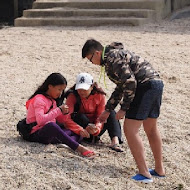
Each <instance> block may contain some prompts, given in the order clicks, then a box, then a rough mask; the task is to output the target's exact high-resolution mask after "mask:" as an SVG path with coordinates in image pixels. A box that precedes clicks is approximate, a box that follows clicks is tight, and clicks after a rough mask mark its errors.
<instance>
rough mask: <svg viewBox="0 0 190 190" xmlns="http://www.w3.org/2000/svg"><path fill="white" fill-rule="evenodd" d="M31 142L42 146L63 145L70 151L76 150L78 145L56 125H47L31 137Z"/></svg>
mask: <svg viewBox="0 0 190 190" xmlns="http://www.w3.org/2000/svg"><path fill="white" fill-rule="evenodd" d="M32 140H34V141H35V142H40V143H43V144H50V143H52V144H56V143H63V144H66V145H67V146H69V147H70V148H71V149H72V150H76V149H77V148H78V146H79V143H78V142H76V141H75V140H73V139H72V138H71V137H70V136H69V135H68V134H66V133H65V132H64V131H63V130H62V129H61V128H60V126H59V125H57V124H56V123H53V122H51V123H48V124H46V125H45V126H44V127H43V128H41V129H40V130H39V131H37V132H35V134H33V135H32Z"/></svg>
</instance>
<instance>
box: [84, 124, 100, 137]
mask: <svg viewBox="0 0 190 190" xmlns="http://www.w3.org/2000/svg"><path fill="white" fill-rule="evenodd" d="M86 130H87V131H88V132H89V133H90V134H91V135H93V134H95V133H97V132H98V131H99V127H97V126H96V125H95V124H93V123H89V124H88V126H87V127H86Z"/></svg>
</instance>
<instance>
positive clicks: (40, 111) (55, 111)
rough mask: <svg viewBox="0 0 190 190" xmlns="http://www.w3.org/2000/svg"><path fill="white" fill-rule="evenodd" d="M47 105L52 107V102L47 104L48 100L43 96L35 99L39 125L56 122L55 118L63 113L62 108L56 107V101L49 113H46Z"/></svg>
mask: <svg viewBox="0 0 190 190" xmlns="http://www.w3.org/2000/svg"><path fill="white" fill-rule="evenodd" d="M47 106H48V107H49V108H50V107H51V104H48V105H47V102H46V100H44V99H43V98H40V97H38V98H36V99H35V100H34V110H35V117H36V122H37V123H38V125H45V124H46V123H48V122H56V120H55V118H56V117H58V116H59V115H61V114H62V112H61V110H60V109H59V108H58V107H56V105H55V102H54V106H53V107H54V108H52V109H51V110H50V111H49V112H48V113H46V111H47ZM49 108H48V109H49Z"/></svg>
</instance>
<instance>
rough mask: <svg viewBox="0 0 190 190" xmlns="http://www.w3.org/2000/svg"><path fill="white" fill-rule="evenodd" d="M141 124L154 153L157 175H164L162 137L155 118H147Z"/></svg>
mask: <svg viewBox="0 0 190 190" xmlns="http://www.w3.org/2000/svg"><path fill="white" fill-rule="evenodd" d="M143 126H144V130H145V132H146V135H147V137H148V140H149V143H150V147H151V149H152V152H153V155H154V159H155V171H156V172H157V173H158V174H159V175H165V171H164V167H163V158H162V139H161V136H160V132H159V130H158V127H157V119H153V118H148V119H146V120H144V121H143Z"/></svg>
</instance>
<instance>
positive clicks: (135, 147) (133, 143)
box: [124, 119, 151, 178]
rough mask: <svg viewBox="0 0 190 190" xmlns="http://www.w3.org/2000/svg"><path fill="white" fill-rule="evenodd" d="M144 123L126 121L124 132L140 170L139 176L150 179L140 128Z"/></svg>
mask: <svg viewBox="0 0 190 190" xmlns="http://www.w3.org/2000/svg"><path fill="white" fill-rule="evenodd" d="M142 123H143V121H138V120H132V119H125V122H124V132H125V136H126V138H127V141H128V145H129V148H130V150H131V153H132V155H133V157H134V159H135V161H136V164H137V167H138V169H139V174H142V175H144V176H146V177H148V178H151V175H150V173H149V171H148V167H147V165H146V162H145V153H144V146H143V142H142V139H141V137H140V136H139V128H140V126H141V124H142Z"/></svg>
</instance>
